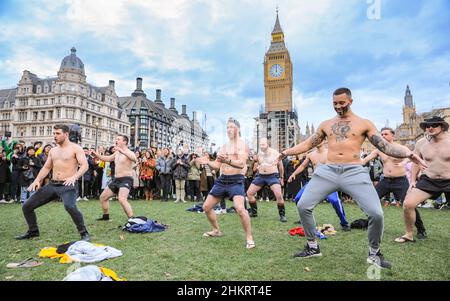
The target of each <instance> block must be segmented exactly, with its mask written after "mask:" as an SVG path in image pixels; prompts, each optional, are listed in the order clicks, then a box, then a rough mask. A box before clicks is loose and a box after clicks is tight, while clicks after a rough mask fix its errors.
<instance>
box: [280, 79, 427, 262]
mask: <svg viewBox="0 0 450 301" xmlns="http://www.w3.org/2000/svg"><path fill="white" fill-rule="evenodd" d="M352 103H353V99H352V94H351V91H350V90H349V89H347V88H340V89H337V90H336V91H334V93H333V107H334V110H335V111H336V112H337V116H335V117H333V118H332V119H329V120H326V121H324V122H322V123H321V124H320V126H319V128H318V129H317V131H316V133H315V134H314V135H312V136H311V137H309V138H308V139H307V140H305V141H304V142H302V143H300V144H298V145H296V146H294V147H293V148H290V149H287V150H285V151H283V152H281V156H280V159H282V158H283V157H285V156H288V155H295V154H301V153H304V152H306V151H308V150H310V149H312V148H314V147H316V146H317V145H319V144H320V143H321V142H322V141H323V140H325V139H327V140H328V155H327V162H326V164H321V165H319V167H318V168H317V169H316V170H315V172H314V175H313V176H312V178H311V181H310V182H309V184H308V186H307V187H306V189H305V191H304V193H303V195H302V197H301V199H300V200H299V202H298V204H297V207H298V210H299V213H300V218H301V221H302V223H303V226H304V229H305V234H306V238H307V240H308V243H307V244H306V246H305V249H304V250H303V251H301V252H298V253H296V254H295V255H294V257H301V258H307V257H312V256H322V253H320V248H319V246H318V244H317V241H316V240H315V230H316V222H315V220H314V216H313V209H314V207H315V206H316V205H317V204H318V203H319V202H320V201H321V200H323V199H324V198H325V197H326V196H327V195H329V194H330V193H331V192H333V191H336V190H340V191H342V192H344V193H346V194H348V195H350V196H351V197H352V198H353V199H354V200H355V201H356V202H357V203H358V205H359V206H360V208H361V209H362V210H363V211H364V212H365V213H366V214H367V216H368V217H369V228H368V236H369V256H368V258H367V262H368V263H372V264H375V265H378V266H379V267H382V268H390V267H391V264H390V262H388V261H387V260H385V259H384V257H383V255H382V254H381V252H380V242H381V237H382V234H383V223H384V217H383V210H382V208H381V204H380V201H379V199H378V195H377V193H376V191H375V188H374V187H373V184H372V181H371V180H370V177H369V173H368V172H367V170H366V169H365V168H364V167H363V166H362V165H361V159H360V156H359V155H360V149H361V145H362V144H363V142H364V140H366V138H368V139H369V141H370V142H371V143H372V144H373V145H374V146H375V147H377V148H378V149H379V150H380V151H382V152H383V153H385V154H387V155H389V156H392V157H397V158H410V159H411V160H412V161H413V162H415V163H418V164H423V166H426V165H425V163H424V162H423V161H422V159H420V158H419V157H418V156H417V155H416V154H414V153H413V152H411V151H410V150H409V149H408V148H406V147H399V146H398V145H394V144H391V143H389V142H387V141H386V140H384V139H383V138H382V137H381V136H379V135H378V133H377V130H376V128H375V125H374V124H373V123H372V122H371V121H369V120H367V119H363V118H361V117H359V116H357V115H356V114H354V113H353V112H352V110H351V109H350V106H351V104H352Z"/></svg>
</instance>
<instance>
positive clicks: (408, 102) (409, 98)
mask: <svg viewBox="0 0 450 301" xmlns="http://www.w3.org/2000/svg"><path fill="white" fill-rule="evenodd" d="M413 106H414V104H413V96H412V94H411V90H410V89H409V85H407V86H406V92H405V107H413Z"/></svg>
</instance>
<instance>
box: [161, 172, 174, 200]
mask: <svg viewBox="0 0 450 301" xmlns="http://www.w3.org/2000/svg"><path fill="white" fill-rule="evenodd" d="M159 178H160V179H161V188H162V190H163V194H162V196H161V201H167V200H169V193H170V190H171V186H172V175H171V174H159Z"/></svg>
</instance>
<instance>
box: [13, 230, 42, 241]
mask: <svg viewBox="0 0 450 301" xmlns="http://www.w3.org/2000/svg"><path fill="white" fill-rule="evenodd" d="M38 236H39V231H34V232H30V231H27V232H26V233H25V234H22V235H19V236H16V239H17V240H24V239H31V238H33V237H38Z"/></svg>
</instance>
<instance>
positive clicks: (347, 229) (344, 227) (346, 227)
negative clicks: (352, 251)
mask: <svg viewBox="0 0 450 301" xmlns="http://www.w3.org/2000/svg"><path fill="white" fill-rule="evenodd" d="M341 230H342V231H344V232H350V231H352V228H350V226H348V225H347V226H342V227H341Z"/></svg>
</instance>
